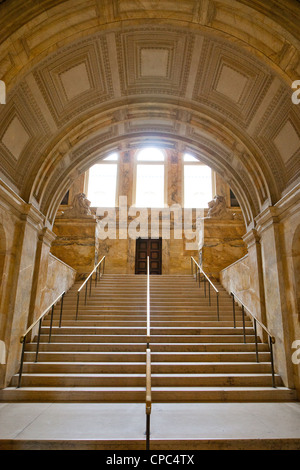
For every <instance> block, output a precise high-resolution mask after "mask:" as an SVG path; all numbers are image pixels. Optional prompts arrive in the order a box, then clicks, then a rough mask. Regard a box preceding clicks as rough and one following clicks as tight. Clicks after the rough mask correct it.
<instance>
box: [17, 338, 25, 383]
mask: <svg viewBox="0 0 300 470" xmlns="http://www.w3.org/2000/svg"><path fill="white" fill-rule="evenodd" d="M25 344H26V336H25V337H24V338H23V343H22V354H21V363H20V369H19V380H18V385H17V388H20V387H21V380H22V373H23V363H24V353H25Z"/></svg>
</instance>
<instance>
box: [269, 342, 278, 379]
mask: <svg viewBox="0 0 300 470" xmlns="http://www.w3.org/2000/svg"><path fill="white" fill-rule="evenodd" d="M269 346H270V354H271V370H272V385H273V388H276V384H275V370H274V357H273V340H272V337H271V336H269Z"/></svg>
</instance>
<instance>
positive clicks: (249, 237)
mask: <svg viewBox="0 0 300 470" xmlns="http://www.w3.org/2000/svg"><path fill="white" fill-rule="evenodd" d="M242 239H243V241H244V242H245V243H246V244H247V247H248V248H250V247H251V246H253V245H255V244H256V243H260V235H259V234H258V232H257V230H256V229H255V228H252V229H250V230H249V231H248V232H247V233H245V235H243V236H242Z"/></svg>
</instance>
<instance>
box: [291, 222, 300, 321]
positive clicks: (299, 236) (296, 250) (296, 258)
mask: <svg viewBox="0 0 300 470" xmlns="http://www.w3.org/2000/svg"><path fill="white" fill-rule="evenodd" d="M292 260H293V268H294V269H293V271H294V283H295V296H296V299H295V300H296V312H297V314H298V321H300V290H299V286H300V225H298V227H297V229H296V231H295V234H294V238H293V244H292Z"/></svg>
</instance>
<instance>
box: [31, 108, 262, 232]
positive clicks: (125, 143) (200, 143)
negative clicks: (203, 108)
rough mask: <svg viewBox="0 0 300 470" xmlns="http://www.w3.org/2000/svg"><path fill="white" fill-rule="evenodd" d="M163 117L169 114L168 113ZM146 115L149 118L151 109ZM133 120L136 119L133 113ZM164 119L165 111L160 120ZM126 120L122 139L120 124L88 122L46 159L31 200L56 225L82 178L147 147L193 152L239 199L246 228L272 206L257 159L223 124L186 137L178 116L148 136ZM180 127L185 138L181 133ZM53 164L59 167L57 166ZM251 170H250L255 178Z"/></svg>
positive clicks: (204, 126) (202, 125)
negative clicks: (112, 157) (120, 154)
mask: <svg viewBox="0 0 300 470" xmlns="http://www.w3.org/2000/svg"><path fill="white" fill-rule="evenodd" d="M127 108H128V107H127ZM164 111H165V113H167V114H168V115H169V114H170V110H169V108H168V107H167V109H165V110H164ZM177 111H178V110H177ZM147 112H148V113H149V109H148V108H147ZM156 112H157V109H156ZM129 114H130V115H131V116H132V115H134V113H133V109H131V110H130V113H129ZM113 115H114V114H113ZM162 115H163V113H162V109H161V110H160V116H161V117H162ZM169 117H170V116H169ZM123 118H124V119H123V121H122V128H123V129H125V132H124V133H123V134H122V133H119V129H120V126H119V124H120V123H117V122H116V120H115V118H114V119H111V120H109V119H108V118H107V116H105V118H104V117H103V116H102V119H100V122H101V124H102V125H101V124H99V121H98V120H95V119H90V120H88V121H87V122H86V123H85V124H86V126H83V125H82V124H81V125H79V126H78V127H77V128H73V129H72V130H71V131H70V133H69V134H68V135H67V136H65V135H64V136H63V137H62V139H61V141H59V142H57V144H56V145H55V147H54V148H53V150H52V152H51V153H50V154H49V155H47V158H46V159H45V161H44V164H43V166H42V167H41V168H40V169H39V172H37V178H36V181H35V185H34V191H33V192H32V193H31V199H33V200H35V201H36V203H37V204H38V205H39V206H40V208H41V210H42V212H43V213H44V214H47V217H48V218H49V220H50V221H51V222H52V223H53V220H54V217H55V214H56V211H57V208H58V206H59V204H60V201H61V199H62V197H63V196H64V194H65V192H66V191H67V190H68V188H69V187H70V186H71V184H72V182H73V181H74V180H75V179H76V178H77V177H78V176H79V175H80V174H82V173H83V172H85V171H86V170H87V169H88V168H89V167H90V166H92V165H93V164H94V163H96V162H97V161H99V159H101V158H104V156H106V155H107V153H109V152H111V151H115V150H120V149H124V148H126V149H130V148H135V147H137V146H138V145H142V144H145V143H147V144H151V145H152V144H156V145H162V146H163V147H166V148H171V149H175V150H179V151H184V150H183V149H186V150H187V151H192V152H193V154H195V155H196V156H197V157H198V158H199V159H201V160H202V161H203V162H204V163H206V164H208V165H209V166H210V167H211V168H212V169H214V170H215V171H216V172H218V173H220V174H221V175H222V177H223V178H224V179H225V180H226V181H227V182H228V184H229V185H230V186H231V188H232V189H233V190H234V192H235V194H236V196H237V197H238V199H239V202H240V204H241V207H242V208H243V212H244V216H245V220H246V221H247V225H249V224H250V223H251V221H252V219H253V217H254V216H255V215H256V214H257V213H259V211H260V208H261V206H262V205H263V204H264V203H265V202H266V200H267V201H270V191H269V188H268V185H267V181H266V177H265V174H264V173H263V172H262V171H261V169H260V168H259V167H258V165H257V162H256V160H255V158H254V156H253V154H252V153H251V151H249V148H247V146H246V145H245V143H244V142H243V141H241V140H238V139H237V138H236V137H235V136H234V135H233V134H231V133H230V132H229V131H228V130H226V129H225V128H222V126H221V124H220V123H216V122H213V121H209V120H208V118H207V116H205V117H203V122H202V123H201V121H199V122H198V127H197V128H196V127H195V126H194V127H193V128H191V132H190V134H189V136H188V137H187V135H186V132H185V127H186V121H185V120H183V121H180V120H179V119H178V114H177V119H176V120H170V121H169V122H167V121H166V120H165V121H163V124H162V123H160V122H158V123H156V128H155V129H154V128H153V129H152V130H148V131H146V130H145V129H144V128H143V125H142V124H141V128H139V120H133V121H132V120H130V119H126V118H125V117H124V116H123ZM103 122H106V123H107V122H109V123H110V125H107V126H104V127H103ZM208 124H209V125H208ZM168 126H169V127H168ZM182 126H183V128H184V132H181V127H182ZM180 149H181V150H180ZM54 161H55V162H56V163H57V164H56V165H55V166H53V162H54ZM58 162H59V163H58ZM249 168H252V172H251V173H249ZM33 173H34V172H33Z"/></svg>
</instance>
